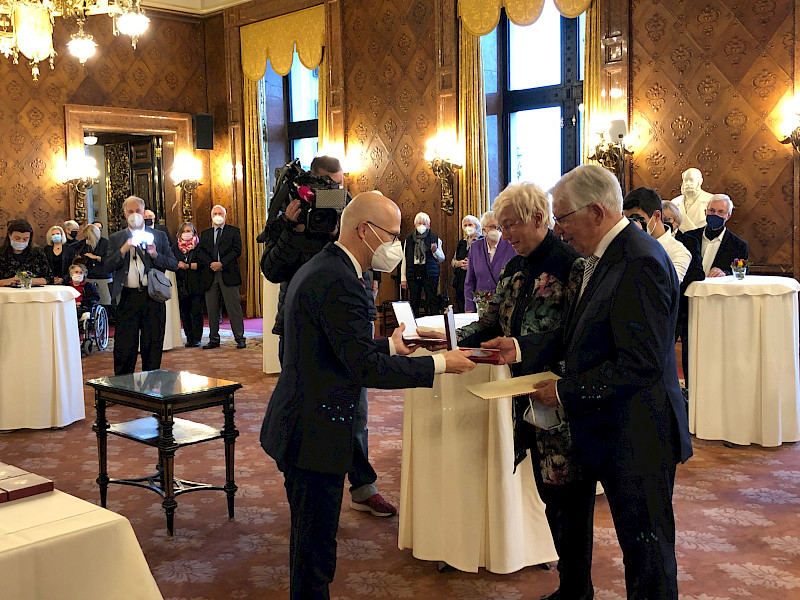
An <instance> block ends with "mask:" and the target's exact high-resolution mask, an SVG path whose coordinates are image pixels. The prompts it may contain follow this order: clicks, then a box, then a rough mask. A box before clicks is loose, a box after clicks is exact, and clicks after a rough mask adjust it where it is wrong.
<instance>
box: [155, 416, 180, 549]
mask: <svg viewBox="0 0 800 600" xmlns="http://www.w3.org/2000/svg"><path fill="white" fill-rule="evenodd" d="M158 437H159V440H158V462H159V464H160V465H161V467H162V468H163V470H162V472H161V473H162V478H163V489H164V501H163V502H162V503H161V506H163V507H164V512H165V513H166V515H167V539H169V540H171V539H172V534H173V531H174V524H175V509H176V508H177V506H178V503H177V502H176V501H175V470H174V469H175V464H174V463H175V451H176V446H175V438H174V437H173V435H172V416H168V417H165V418H162V417H161V416H159V433H158Z"/></svg>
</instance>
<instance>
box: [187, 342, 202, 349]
mask: <svg viewBox="0 0 800 600" xmlns="http://www.w3.org/2000/svg"><path fill="white" fill-rule="evenodd" d="M199 345H200V342H186V343H185V344H184V346H186V347H187V348H197V347H198V346H199Z"/></svg>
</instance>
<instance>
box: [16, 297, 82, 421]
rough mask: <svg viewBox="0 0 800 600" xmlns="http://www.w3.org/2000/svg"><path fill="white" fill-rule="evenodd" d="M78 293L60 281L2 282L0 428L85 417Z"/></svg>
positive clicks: (75, 419)
mask: <svg viewBox="0 0 800 600" xmlns="http://www.w3.org/2000/svg"><path fill="white" fill-rule="evenodd" d="M77 296H78V293H77V292H76V291H75V290H74V289H72V288H71V287H67V286H62V285H47V286H44V287H40V288H32V289H30V290H22V289H14V288H0V429H20V428H25V427H27V428H31V429H43V428H47V427H62V426H64V425H69V424H70V423H73V422H74V421H78V420H79V419H83V418H85V417H86V413H85V410H84V405H83V371H82V367H81V347H80V338H79V336H78V318H77V312H76V308H75V298H76V297H77Z"/></svg>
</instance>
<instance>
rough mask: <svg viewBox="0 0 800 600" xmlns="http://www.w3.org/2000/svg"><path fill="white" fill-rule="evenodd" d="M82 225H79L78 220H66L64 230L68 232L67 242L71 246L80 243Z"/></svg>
mask: <svg viewBox="0 0 800 600" xmlns="http://www.w3.org/2000/svg"><path fill="white" fill-rule="evenodd" d="M79 228H80V225H78V222H77V221H72V220H69V221H64V231H65V232H66V233H67V239H66V240H65V242H66V243H67V244H69V245H70V246H74V245H75V244H77V243H78V229H79Z"/></svg>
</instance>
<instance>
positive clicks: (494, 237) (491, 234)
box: [486, 229, 503, 244]
mask: <svg viewBox="0 0 800 600" xmlns="http://www.w3.org/2000/svg"><path fill="white" fill-rule="evenodd" d="M501 235H503V234H501V233H500V232H499V231H497V229H491V230H489V231H487V232H486V238H487V239H488V240H489V241H490V242H492V243H493V244H496V243H497V242H499V241H500V236H501Z"/></svg>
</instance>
